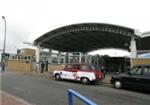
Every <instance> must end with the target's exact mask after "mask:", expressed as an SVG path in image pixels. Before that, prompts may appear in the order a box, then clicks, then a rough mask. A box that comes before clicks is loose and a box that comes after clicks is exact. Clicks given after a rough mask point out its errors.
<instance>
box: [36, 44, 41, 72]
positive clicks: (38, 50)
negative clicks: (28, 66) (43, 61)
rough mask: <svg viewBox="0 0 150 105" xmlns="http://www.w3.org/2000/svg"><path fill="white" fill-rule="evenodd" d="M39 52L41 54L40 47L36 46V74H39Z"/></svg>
mask: <svg viewBox="0 0 150 105" xmlns="http://www.w3.org/2000/svg"><path fill="white" fill-rule="evenodd" d="M40 52H41V47H40V45H38V46H37V48H36V71H37V72H40Z"/></svg>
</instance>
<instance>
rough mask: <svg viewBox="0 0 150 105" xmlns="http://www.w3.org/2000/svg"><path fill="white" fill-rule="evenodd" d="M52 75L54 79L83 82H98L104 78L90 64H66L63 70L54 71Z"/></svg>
mask: <svg viewBox="0 0 150 105" xmlns="http://www.w3.org/2000/svg"><path fill="white" fill-rule="evenodd" d="M53 76H54V77H55V79H56V80H62V79H68V80H75V81H81V83H83V84H88V83H90V82H99V81H101V80H103V78H104V75H103V73H101V72H100V71H99V70H95V68H94V67H93V66H92V65H90V64H67V65H66V66H65V68H64V69H63V70H56V71H54V72H53Z"/></svg>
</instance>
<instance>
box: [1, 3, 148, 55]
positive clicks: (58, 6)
mask: <svg viewBox="0 0 150 105" xmlns="http://www.w3.org/2000/svg"><path fill="white" fill-rule="evenodd" d="M149 4H150V2H149V0H124V1H123V0H0V16H5V18H6V21H7V44H6V51H9V52H15V51H16V49H18V48H23V47H28V46H27V45H24V44H23V42H32V41H33V40H34V39H36V38H38V37H39V36H41V35H42V34H44V33H46V32H48V31H51V30H53V29H55V28H58V27H61V26H65V25H69V24H75V23H86V22H98V23H110V24H116V25H122V26H126V27H131V28H134V29H138V30H140V31H141V32H145V31H150V14H149V13H150V12H149V11H150V5H149ZM3 34H4V21H3V19H2V18H0V50H1V49H3Z"/></svg>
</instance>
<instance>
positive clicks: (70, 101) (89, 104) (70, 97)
mask: <svg viewBox="0 0 150 105" xmlns="http://www.w3.org/2000/svg"><path fill="white" fill-rule="evenodd" d="M73 96H75V97H77V98H78V99H79V100H81V101H83V102H84V103H85V104H86V105H97V104H95V103H94V102H92V101H90V100H89V99H88V98H86V97H84V96H82V95H81V94H79V93H77V92H75V91H74V90H72V89H68V105H73Z"/></svg>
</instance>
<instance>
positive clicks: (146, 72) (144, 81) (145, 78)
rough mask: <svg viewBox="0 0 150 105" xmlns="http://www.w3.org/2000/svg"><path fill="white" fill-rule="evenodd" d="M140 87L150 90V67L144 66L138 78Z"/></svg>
mask: <svg viewBox="0 0 150 105" xmlns="http://www.w3.org/2000/svg"><path fill="white" fill-rule="evenodd" d="M140 86H141V87H142V88H145V89H150V66H145V67H144V69H143V71H142V76H141V78H140Z"/></svg>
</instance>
